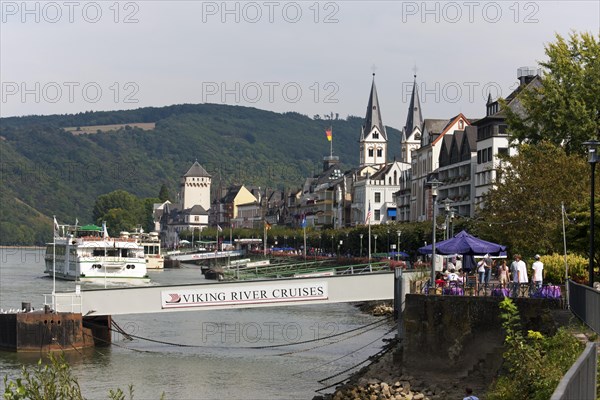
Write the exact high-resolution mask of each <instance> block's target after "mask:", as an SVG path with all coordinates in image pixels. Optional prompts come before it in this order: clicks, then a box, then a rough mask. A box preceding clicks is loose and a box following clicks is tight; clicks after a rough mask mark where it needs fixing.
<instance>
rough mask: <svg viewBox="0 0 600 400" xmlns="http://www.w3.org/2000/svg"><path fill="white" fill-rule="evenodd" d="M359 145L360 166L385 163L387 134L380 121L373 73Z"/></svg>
mask: <svg viewBox="0 0 600 400" xmlns="http://www.w3.org/2000/svg"><path fill="white" fill-rule="evenodd" d="M359 143H360V165H361V166H366V165H379V164H385V163H386V154H387V133H386V131H385V126H384V125H383V120H382V119H381V110H380V108H379V99H378V97H377V88H376V87H375V74H374V73H373V83H372V84H371V93H370V95H369V103H368V105H367V114H366V115H365V122H364V125H363V126H362V130H361V132H360V139H359Z"/></svg>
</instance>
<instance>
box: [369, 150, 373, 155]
mask: <svg viewBox="0 0 600 400" xmlns="http://www.w3.org/2000/svg"><path fill="white" fill-rule="evenodd" d="M369 157H373V149H369Z"/></svg>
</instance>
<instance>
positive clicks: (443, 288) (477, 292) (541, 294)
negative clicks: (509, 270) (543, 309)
mask: <svg viewBox="0 0 600 400" xmlns="http://www.w3.org/2000/svg"><path fill="white" fill-rule="evenodd" d="M563 288H564V287H563V286H557V285H542V286H536V285H535V284H533V283H523V284H521V283H513V282H510V283H508V284H507V285H502V284H499V283H490V284H482V283H479V282H477V281H476V280H469V279H468V280H467V281H466V282H460V281H456V282H448V281H446V282H444V283H443V284H436V285H435V288H432V287H431V283H430V281H429V280H427V281H423V282H419V283H418V284H417V287H416V292H417V293H420V294H425V295H441V296H483V297H487V296H491V297H529V298H538V299H542V298H543V299H562V297H563V295H562V293H563V292H564V291H563Z"/></svg>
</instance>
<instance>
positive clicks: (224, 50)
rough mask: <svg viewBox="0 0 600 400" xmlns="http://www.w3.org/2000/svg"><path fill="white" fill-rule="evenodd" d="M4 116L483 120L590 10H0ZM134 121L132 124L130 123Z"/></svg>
mask: <svg viewBox="0 0 600 400" xmlns="http://www.w3.org/2000/svg"><path fill="white" fill-rule="evenodd" d="M0 18H1V24H0V81H1V93H0V97H1V99H0V116H1V117H7V116H15V115H32V114H44V115H47V114H67V113H78V112H84V111H99V110H122V109H134V108H139V107H146V106H156V107H160V106H166V105H171V104H182V103H218V104H231V105H241V106H249V107H256V108H260V109H265V110H272V111H276V112H287V111H294V112H298V113H301V114H305V115H308V116H310V117H313V116H315V115H317V114H318V115H320V116H321V118H323V116H324V115H331V114H332V113H333V115H334V116H335V115H336V114H338V115H339V117H340V118H346V117H347V116H348V115H357V116H361V117H363V116H364V115H365V111H366V106H367V101H368V95H369V92H370V87H371V81H372V79H373V77H372V74H373V73H375V78H374V79H375V82H376V85H377V91H378V95H379V101H380V109H381V112H382V118H383V121H384V123H385V124H386V125H390V126H393V127H395V128H399V129H400V128H402V127H403V126H404V123H405V121H406V114H407V107H408V102H409V98H410V92H411V90H412V85H413V81H414V77H413V76H414V74H415V72H416V75H417V78H416V79H417V84H418V86H419V90H420V95H421V106H422V110H423V116H424V117H425V118H450V117H452V116H454V115H456V114H458V113H459V112H462V113H463V114H465V115H466V116H467V117H468V118H478V117H482V116H484V114H485V102H486V99H487V96H488V94H489V93H491V94H492V97H494V98H497V97H499V96H506V95H508V94H509V93H510V92H511V91H512V89H514V87H515V85H516V83H517V69H518V68H519V67H523V66H532V67H537V66H538V62H540V61H543V60H545V54H544V46H546V45H547V44H548V43H551V42H553V41H554V40H555V35H556V34H560V35H563V36H567V35H568V34H569V33H570V32H571V31H577V32H582V31H588V32H593V33H595V34H598V32H599V31H600V2H598V1H456V2H453V1H443V2H438V1H431V2H422V1H313V0H309V1H268V0H267V1H256V2H253V1H228V2H223V1H112V0H109V1H49V2H40V1H30V2H22V1H4V0H2V1H0ZM131 122H136V121H131Z"/></svg>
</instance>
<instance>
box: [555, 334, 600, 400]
mask: <svg viewBox="0 0 600 400" xmlns="http://www.w3.org/2000/svg"><path fill="white" fill-rule="evenodd" d="M597 354H598V353H597V351H596V343H593V342H590V343H588V344H587V345H586V346H585V350H583V353H581V355H580V356H579V358H578V359H577V361H575V363H574V364H573V365H572V366H571V368H569V370H568V371H567V373H566V374H565V376H563V378H562V379H561V380H560V382H559V383H558V386H557V387H556V390H555V391H554V393H553V394H552V397H551V398H550V400H571V399H573V400H579V399H590V400H594V399H596V379H597V376H596V374H597V366H596V362H597Z"/></svg>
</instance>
